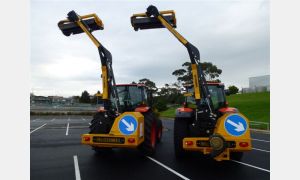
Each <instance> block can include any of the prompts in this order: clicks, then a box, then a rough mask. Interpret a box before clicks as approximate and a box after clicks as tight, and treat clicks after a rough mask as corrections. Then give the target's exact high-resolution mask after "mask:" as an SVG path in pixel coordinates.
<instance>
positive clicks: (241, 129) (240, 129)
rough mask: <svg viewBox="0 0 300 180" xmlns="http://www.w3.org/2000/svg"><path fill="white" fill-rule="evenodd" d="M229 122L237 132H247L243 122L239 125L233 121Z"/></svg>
mask: <svg viewBox="0 0 300 180" xmlns="http://www.w3.org/2000/svg"><path fill="white" fill-rule="evenodd" d="M227 122H228V123H229V124H231V125H232V126H234V127H235V130H236V131H237V132H241V131H245V127H244V125H243V124H242V123H241V122H239V124H236V123H235V122H233V121H231V120H230V119H228V120H227Z"/></svg>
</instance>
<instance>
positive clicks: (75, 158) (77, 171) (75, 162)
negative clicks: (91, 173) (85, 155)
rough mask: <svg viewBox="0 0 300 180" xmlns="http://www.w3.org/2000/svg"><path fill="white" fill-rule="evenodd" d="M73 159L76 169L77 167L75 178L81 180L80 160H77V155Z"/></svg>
mask: <svg viewBox="0 0 300 180" xmlns="http://www.w3.org/2000/svg"><path fill="white" fill-rule="evenodd" d="M73 158H74V167H75V177H76V180H81V177H80V171H79V165H78V158H77V156H76V155H74V156H73Z"/></svg>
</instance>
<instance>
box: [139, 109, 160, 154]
mask: <svg viewBox="0 0 300 180" xmlns="http://www.w3.org/2000/svg"><path fill="white" fill-rule="evenodd" d="M143 115H144V124H145V127H144V142H142V143H141V144H140V145H139V147H138V148H139V150H140V151H141V152H142V153H143V154H145V155H148V156H151V155H153V154H154V153H155V146H156V131H157V128H156V121H155V119H154V114H153V112H152V111H148V112H146V113H143Z"/></svg>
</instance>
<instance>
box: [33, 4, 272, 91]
mask: <svg viewBox="0 0 300 180" xmlns="http://www.w3.org/2000/svg"><path fill="white" fill-rule="evenodd" d="M150 4H153V5H155V6H157V8H158V9H159V10H175V12H176V18H177V31H179V32H180V33H181V34H182V35H183V36H184V37H185V38H186V39H187V40H188V41H189V42H191V43H192V44H194V45H195V46H196V47H197V48H198V49H199V51H200V55H201V61H209V62H212V63H213V64H215V65H217V66H218V68H220V69H222V70H223V73H222V75H221V76H220V79H221V81H222V82H224V83H225V85H226V86H229V85H236V86H238V87H239V88H242V87H248V83H249V82H248V81H249V77H253V76H260V75H267V74H269V73H270V54H269V53H270V35H269V31H270V28H269V27H270V26H269V25H270V24H269V15H270V14H269V1H262V0H261V1H257V0H240V1H229V0H223V1H222V0H207V1H149V0H147V1H146V0H139V1H136V0H128V1H100V0H98V1H74V0H72V1H67V0H65V1H45V0H32V1H31V91H32V92H33V93H34V94H36V95H61V96H72V95H80V94H81V92H82V91H84V90H87V91H88V92H90V93H91V94H93V93H96V92H97V90H101V91H102V85H101V84H102V83H101V79H100V75H101V71H100V67H101V63H100V59H99V55H98V51H97V49H96V47H95V46H94V44H93V43H92V42H91V41H90V39H89V38H88V37H87V36H86V35H85V34H79V35H74V36H69V37H66V36H64V35H63V34H62V33H61V31H60V30H59V29H58V27H57V23H58V21H60V20H62V19H65V18H66V16H67V13H68V12H69V11H71V10H75V11H76V12H77V13H78V14H79V15H85V14H89V13H96V14H97V15H98V16H99V17H100V19H102V21H103V23H104V30H103V31H95V32H94V35H95V36H96V37H97V38H98V39H99V40H100V42H101V43H102V44H103V45H104V46H105V47H106V48H107V49H108V50H109V51H110V52H111V53H112V55H113V68H114V73H115V78H116V82H117V83H118V84H119V83H130V82H132V81H136V82H137V81H138V80H139V79H142V78H149V79H151V80H152V81H154V82H155V83H156V85H157V86H158V87H160V86H163V85H164V84H165V83H172V82H175V81H176V77H174V76H172V72H173V71H174V70H175V69H178V68H181V65H182V63H184V62H185V61H189V57H188V53H187V50H186V48H185V47H184V46H183V45H182V44H180V43H179V42H178V41H177V39H176V38H175V37H173V36H172V35H171V34H170V33H169V32H168V31H167V30H166V29H152V30H143V31H137V32H136V31H134V30H133V28H132V27H131V24H130V17H131V15H132V14H133V13H141V12H145V10H146V8H147V7H148V5H150Z"/></svg>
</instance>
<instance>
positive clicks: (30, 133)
mask: <svg viewBox="0 0 300 180" xmlns="http://www.w3.org/2000/svg"><path fill="white" fill-rule="evenodd" d="M46 124H47V123H45V124H43V125H41V126H40V127H38V128H36V129H34V130H32V131H31V132H30V134H31V133H33V132H34V131H36V130H38V129H41V128H42V127H44V126H46Z"/></svg>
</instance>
